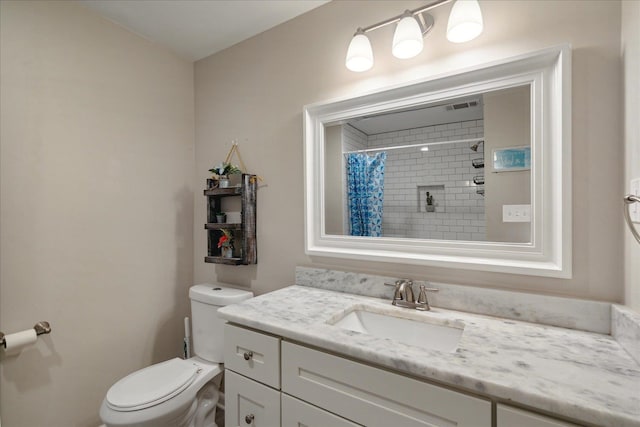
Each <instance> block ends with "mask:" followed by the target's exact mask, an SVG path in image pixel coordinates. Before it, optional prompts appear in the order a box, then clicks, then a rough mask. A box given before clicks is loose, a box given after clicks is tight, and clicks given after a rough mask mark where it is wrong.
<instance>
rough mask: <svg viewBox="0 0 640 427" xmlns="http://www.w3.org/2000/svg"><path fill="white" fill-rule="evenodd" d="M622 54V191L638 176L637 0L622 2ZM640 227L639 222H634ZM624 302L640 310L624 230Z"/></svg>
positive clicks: (634, 259)
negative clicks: (623, 165) (623, 175)
mask: <svg viewBox="0 0 640 427" xmlns="http://www.w3.org/2000/svg"><path fill="white" fill-rule="evenodd" d="M622 58H623V71H622V72H623V75H624V146H625V152H624V155H625V179H624V187H623V191H624V193H625V194H627V193H628V192H629V181H630V180H631V179H634V178H640V121H639V120H638V117H640V79H639V76H640V2H639V1H635V0H627V1H623V2H622ZM636 228H638V229H640V224H636ZM624 234H625V239H624V254H625V275H624V283H625V298H624V300H625V304H627V305H629V306H631V307H633V308H634V309H635V310H636V311H640V262H638V261H639V260H640V245H638V243H637V242H636V241H635V239H634V238H633V236H631V233H630V232H629V231H628V230H627V229H626V228H625V230H624Z"/></svg>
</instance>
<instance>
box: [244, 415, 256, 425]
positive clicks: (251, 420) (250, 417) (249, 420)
mask: <svg viewBox="0 0 640 427" xmlns="http://www.w3.org/2000/svg"><path fill="white" fill-rule="evenodd" d="M254 418H255V417H254V416H253V414H249V415H247V416H246V417H244V422H245V423H247V424H251V423H252V422H253V419H254Z"/></svg>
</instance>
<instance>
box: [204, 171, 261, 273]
mask: <svg viewBox="0 0 640 427" xmlns="http://www.w3.org/2000/svg"><path fill="white" fill-rule="evenodd" d="M256 193H257V177H256V176H255V175H250V174H242V182H241V184H240V186H239V187H231V188H214V189H208V190H204V195H205V197H206V198H207V223H206V224H205V225H204V228H205V230H207V256H205V257H204V262H209V263H215V264H225V265H249V264H257V263H258V247H257V242H256V196H257V194H256ZM225 197H240V200H241V204H242V212H241V219H242V220H241V222H240V223H239V224H236V223H218V222H216V213H218V212H221V210H222V199H223V198H225ZM222 229H226V230H231V231H233V240H234V249H233V257H232V258H227V257H223V256H221V255H222V254H221V251H220V249H219V248H218V240H219V239H220V236H222V231H221V230H222Z"/></svg>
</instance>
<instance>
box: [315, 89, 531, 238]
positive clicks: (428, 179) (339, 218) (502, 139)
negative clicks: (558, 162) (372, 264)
mask: <svg viewBox="0 0 640 427" xmlns="http://www.w3.org/2000/svg"><path fill="white" fill-rule="evenodd" d="M530 91H531V90H530V86H529V85H524V86H517V87H512V88H507V89H501V90H496V91H491V92H485V93H481V94H474V95H468V96H466V97H464V98H459V99H449V100H446V101H442V102H437V103H430V104H425V105H421V106H418V107H413V108H411V109H407V110H396V111H390V112H385V113H383V114H376V115H372V116H365V117H355V118H352V119H349V120H345V121H341V122H339V123H329V124H325V132H324V133H325V163H324V164H325V166H324V168H325V170H324V172H325V173H324V175H325V198H324V200H325V224H324V225H325V232H326V234H330V235H331V234H332V235H351V236H369V237H399V238H410V239H433V240H462V241H488V242H514V243H528V242H530V241H531V223H530V213H529V214H528V212H530V204H531V170H530V168H531V160H530V159H531V123H530V122H531V100H530Z"/></svg>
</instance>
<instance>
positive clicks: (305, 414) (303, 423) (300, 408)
mask: <svg viewBox="0 0 640 427" xmlns="http://www.w3.org/2000/svg"><path fill="white" fill-rule="evenodd" d="M328 426H331V427H360V424H355V423H352V422H351V421H349V420H345V419H344V418H342V417H339V416H337V415H334V414H332V413H330V412H327V411H323V410H322V409H320V408H316V407H315V406H313V405H309V404H308V403H305V402H303V401H301V400H298V399H296V398H295V397H291V396H289V395H287V394H284V393H282V427H328Z"/></svg>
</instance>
